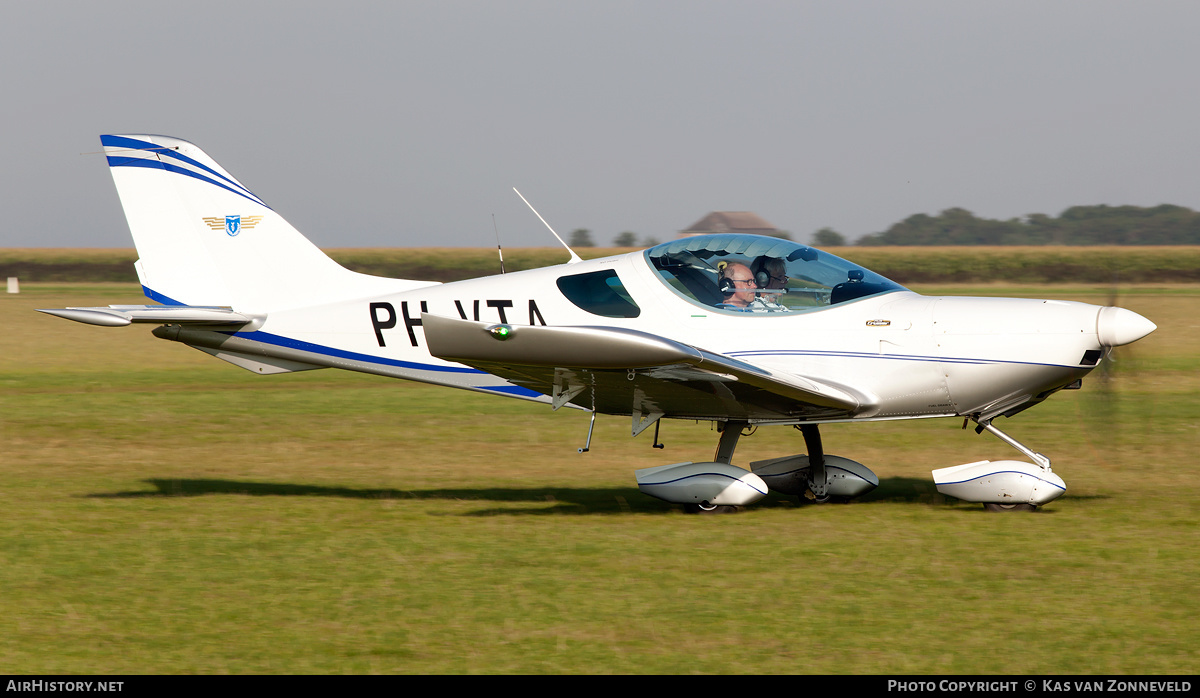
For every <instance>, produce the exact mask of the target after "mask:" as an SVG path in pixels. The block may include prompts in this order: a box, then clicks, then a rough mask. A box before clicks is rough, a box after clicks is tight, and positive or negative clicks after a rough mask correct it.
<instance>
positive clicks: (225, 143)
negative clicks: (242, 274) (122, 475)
mask: <svg viewBox="0 0 1200 698" xmlns="http://www.w3.org/2000/svg"><path fill="white" fill-rule="evenodd" d="M1198 28H1200V3H1196V2H1190V1H1189V2H1153V1H1151V2H1113V1H1111V0H1089V1H1087V2H1082V1H1081V2H1055V1H1053V0H1039V1H1037V2H1023V1H1020V0H1009V1H1005V2H984V1H981V2H962V1H959V0H955V1H949V0H947V1H940V0H928V1H921V0H917V1H908V2H895V1H871V0H863V1H852V0H848V1H844V2H833V1H830V2H803V1H800V0H794V1H791V2H763V1H750V2H708V1H704V0H684V1H673V0H671V1H666V0H663V1H657V0H636V1H625V0H605V1H603V2H579V1H568V0H555V1H550V2H533V1H520V0H512V1H507V0H497V1H490V2H482V1H473V2H467V1H457V0H440V1H437V2H418V1H408V2H354V1H345V0H343V1H341V2H337V3H333V2H313V1H311V0H290V1H288V2H254V1H253V0H250V1H247V0H240V1H238V2H225V1H222V0H209V1H207V2H204V3H183V2H161V1H158V2H130V1H124V0H108V1H106V2H103V3H100V2H95V3H93V2H83V1H78V2H55V1H54V0H40V1H37V2H28V1H26V0H8V1H7V2H6V3H5V10H4V19H3V21H0V58H2V60H3V63H2V64H3V66H4V69H3V71H0V88H2V94H3V95H4V107H3V109H2V110H0V122H2V123H3V125H4V127H5V128H4V130H5V132H6V133H8V134H9V145H8V147H7V148H6V149H5V154H6V157H5V163H4V167H3V168H0V178H2V179H0V192H2V194H0V196H2V197H3V198H2V201H3V205H4V223H3V225H2V226H0V247H59V246H71V247H130V246H132V243H131V241H130V238H129V235H128V232H127V230H126V228H125V223H124V217H123V215H122V214H121V210H120V205H119V202H118V201H117V197H116V193H115V189H114V188H113V185H112V180H111V178H110V177H109V175H108V172H107V166H106V165H105V162H104V159H103V157H102V156H100V155H97V154H94V153H96V152H97V151H99V150H100V146H99V135H100V134H102V133H159V134H165V135H170V136H176V137H179V138H184V139H187V140H190V141H192V142H194V143H196V144H197V145H199V146H200V147H201V148H203V149H204V150H205V151H206V152H208V154H209V155H211V156H212V157H214V158H215V159H216V160H217V161H218V162H220V163H221V164H222V165H224V166H225V168H226V169H228V170H229V171H230V172H231V173H233V175H234V176H236V177H237V178H238V179H240V180H241V181H242V183H243V184H245V185H246V186H248V187H249V188H250V189H251V190H252V191H254V192H255V193H256V194H257V195H258V196H260V197H261V198H263V199H264V200H265V201H266V202H267V203H268V204H270V205H271V206H272V208H274V209H275V210H276V211H278V212H279V213H281V214H282V215H283V216H284V217H286V218H287V219H288V220H290V221H291V222H292V224H293V225H295V226H296V227H297V228H298V229H299V230H300V231H301V232H303V233H305V234H306V235H308V236H309V237H310V238H311V239H312V240H313V241H314V242H316V243H317V244H318V245H320V246H322V247H368V246H370V247H373V246H389V247H391V246H424V245H449V246H470V247H487V246H492V245H494V244H495V239H496V234H495V232H494V229H493V223H492V216H493V215H494V216H495V220H496V227H497V228H498V229H499V233H500V238H501V240H502V241H503V243H504V244H505V246H511V247H519V246H549V245H554V244H556V243H554V241H553V240H552V239H551V238H550V237H549V233H548V232H546V231H545V229H544V228H543V227H542V225H541V223H540V222H538V220H537V219H536V217H534V215H533V214H532V213H530V212H529V210H528V209H526V208H525V205H524V204H523V203H521V201H520V199H518V198H517V196H516V194H514V193H513V192H512V187H514V186H515V187H517V188H518V189H520V190H521V192H522V193H523V194H525V196H526V197H527V198H528V199H529V200H530V202H531V203H533V205H534V206H536V207H537V208H538V210H539V211H540V212H541V214H542V215H543V216H544V217H545V218H546V220H547V221H548V222H549V223H550V224H551V225H552V226H554V227H555V228H556V229H557V230H558V231H559V232H560V233H561V234H563V235H564V236H565V235H566V234H567V233H568V232H569V231H571V230H572V229H575V228H588V229H590V230H591V231H592V233H593V237H594V239H595V240H596V241H597V243H601V244H607V243H609V242H610V241H611V240H612V238H613V237H615V236H616V235H617V234H618V233H620V232H622V231H625V230H630V231H634V232H635V233H637V234H638V235H639V236H652V237H655V238H658V239H660V240H665V239H668V238H670V237H671V236H673V235H674V233H675V232H676V231H678V230H680V229H682V228H684V227H686V226H688V225H689V224H691V223H693V222H694V221H696V220H697V219H699V218H700V217H701V216H703V215H704V214H706V213H707V212H709V211H713V210H730V211H739V210H748V211H754V212H756V213H758V214H759V215H761V216H763V217H764V218H766V219H767V220H769V221H771V222H772V223H774V224H775V225H776V226H778V227H779V228H782V229H784V230H788V231H791V232H792V233H793V237H794V238H796V239H798V240H801V241H805V240H807V239H808V237H809V236H810V235H811V234H812V233H813V232H814V231H815V230H817V229H819V228H822V227H831V228H833V229H835V230H837V231H839V232H841V233H842V234H843V235H845V236H846V237H847V238H849V239H851V240H853V239H856V238H858V237H859V236H861V235H865V234H868V233H873V232H879V231H881V230H884V229H886V228H887V227H888V226H889V225H891V224H892V223H894V222H896V221H899V220H901V219H903V218H905V217H907V216H909V215H911V214H914V213H930V214H934V213H937V212H939V211H941V210H943V209H945V208H949V207H952V206H959V207H963V208H967V209H969V210H971V211H974V212H975V213H976V214H977V215H980V216H984V217H988V218H1013V217H1019V216H1024V215H1026V214H1030V213H1047V214H1050V215H1057V214H1058V213H1060V212H1061V211H1062V210H1063V209H1065V208H1067V207H1069V206H1072V205H1079V204H1112V205H1118V204H1134V205H1140V206H1150V205H1155V204H1160V203H1173V204H1179V205H1183V206H1188V207H1191V208H1196V209H1200V135H1198V130H1200V89H1197V84H1198V83H1197V78H1196V70H1197V68H1198V67H1200V41H1198V40H1197V39H1196V37H1197V34H1198V32H1197V30H1198Z"/></svg>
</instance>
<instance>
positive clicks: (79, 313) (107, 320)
mask: <svg viewBox="0 0 1200 698" xmlns="http://www.w3.org/2000/svg"><path fill="white" fill-rule="evenodd" d="M38 312H39V313H46V314H47V315H54V316H57V317H61V318H66V319H68V320H74V321H75V322H83V323H86V324H89V325H101V326H103V327H123V326H125V325H128V324H130V323H134V322H146V323H154V324H159V325H165V324H177V325H244V324H246V323H248V322H251V321H252V320H254V318H253V317H251V316H249V315H244V314H242V313H235V312H234V311H233V310H230V309H229V308H221V307H215V306H213V307H209V306H203V307H202V306H193V305H109V306H105V307H102V308H38Z"/></svg>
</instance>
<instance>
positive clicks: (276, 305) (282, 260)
mask: <svg viewBox="0 0 1200 698" xmlns="http://www.w3.org/2000/svg"><path fill="white" fill-rule="evenodd" d="M100 140H101V143H102V144H103V145H104V150H105V154H106V155H107V156H108V164H109V167H110V169H111V171H112V175H113V180H114V181H115V182H116V185H117V193H118V194H119V195H120V197H121V205H122V207H123V208H124V209H125V218H126V220H128V222H129V230H130V232H131V233H132V234H133V241H134V244H135V245H136V246H137V250H138V256H139V260H138V264H137V271H138V276H139V278H140V279H141V282H142V286H143V287H144V289H145V292H146V295H147V296H148V297H150V298H152V299H153V300H156V301H158V302H160V303H164V304H168V305H172V304H182V305H220V306H231V307H235V308H237V309H239V310H246V311H249V312H267V311H271V310H278V309H283V308H293V307H300V306H306V305H314V304H317V303H321V302H329V301H332V300H337V299H339V298H348V297H355V296H359V295H367V294H371V293H376V292H387V291H393V292H394V291H398V290H403V289H405V288H411V287H416V286H424V285H428V284H426V283H424V282H411V281H403V280H398V279H383V278H380V277H373V276H367V275H364V274H357V273H354V272H351V271H349V270H347V269H345V268H343V267H342V266H340V265H339V264H338V263H337V262H334V261H333V260H332V259H330V258H329V257H328V256H326V255H325V253H324V252H322V251H321V250H320V249H319V248H317V247H316V246H315V245H313V244H312V243H311V242H309V240H308V239H307V238H305V237H304V236H303V235H301V234H300V233H299V232H298V231H297V230H296V229H295V228H293V227H292V226H291V225H290V224H289V223H288V222H287V221H286V220H284V219H283V217H282V216H280V215H279V214H277V213H275V211H273V210H271V208H270V207H269V206H267V205H266V204H265V203H264V202H263V201H262V200H261V199H259V198H258V197H257V196H255V195H254V193H253V192H251V191H250V190H249V189H247V188H246V187H245V186H243V185H242V183H241V182H239V181H237V179H235V178H234V177H233V176H232V175H230V174H229V173H228V172H226V171H225V169H224V168H222V167H221V166H220V165H218V164H217V163H216V161H214V160H213V159H212V158H210V157H209V156H208V155H206V154H205V153H204V151H202V150H200V149H199V148H198V147H196V146H195V145H193V144H192V143H189V142H187V141H184V140H180V139H178V138H170V137H167V136H149V135H110V136H101V138H100Z"/></svg>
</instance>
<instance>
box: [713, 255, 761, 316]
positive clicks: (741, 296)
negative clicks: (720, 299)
mask: <svg viewBox="0 0 1200 698" xmlns="http://www.w3.org/2000/svg"><path fill="white" fill-rule="evenodd" d="M720 270H721V279H720V282H719V283H720V288H721V294H722V295H724V296H725V302H724V303H721V304H719V305H718V307H720V308H729V309H730V310H749V309H750V304H751V303H753V302H754V298H755V295H756V294H755V291H756V290H757V289H758V284H757V283H756V282H755V281H754V274H753V272H751V271H750V267H748V266H746V265H745V264H742V263H741V262H730V263H729V264H726V265H724V266H723V267H721V268H720Z"/></svg>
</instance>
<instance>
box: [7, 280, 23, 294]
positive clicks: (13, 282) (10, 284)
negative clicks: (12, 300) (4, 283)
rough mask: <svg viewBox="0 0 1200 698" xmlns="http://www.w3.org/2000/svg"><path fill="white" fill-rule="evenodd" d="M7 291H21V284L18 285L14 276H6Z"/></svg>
mask: <svg viewBox="0 0 1200 698" xmlns="http://www.w3.org/2000/svg"><path fill="white" fill-rule="evenodd" d="M8 292H9V293H20V292H21V286H20V284H18V283H17V277H15V276H10V277H8Z"/></svg>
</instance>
